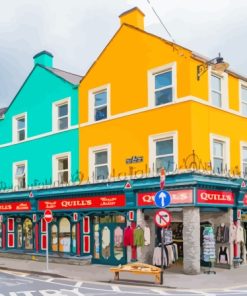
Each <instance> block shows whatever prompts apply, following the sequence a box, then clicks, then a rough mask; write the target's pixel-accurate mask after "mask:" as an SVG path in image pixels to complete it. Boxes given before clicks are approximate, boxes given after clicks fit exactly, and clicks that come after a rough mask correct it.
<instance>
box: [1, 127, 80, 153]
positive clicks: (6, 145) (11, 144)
mask: <svg viewBox="0 0 247 296" xmlns="http://www.w3.org/2000/svg"><path fill="white" fill-rule="evenodd" d="M74 129H78V125H73V126H71V127H70V129H66V130H61V131H57V132H55V131H52V132H48V133H43V134H39V135H37V136H33V137H29V138H27V139H26V140H24V141H21V142H9V143H6V144H1V145H0V148H4V147H9V146H14V145H18V144H22V143H26V142H30V141H34V140H38V139H42V138H45V137H49V136H53V135H57V134H59V133H64V132H67V131H71V130H74Z"/></svg>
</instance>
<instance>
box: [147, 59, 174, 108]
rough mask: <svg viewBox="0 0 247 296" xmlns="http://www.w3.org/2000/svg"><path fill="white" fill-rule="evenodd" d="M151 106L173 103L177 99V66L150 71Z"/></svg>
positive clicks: (170, 65) (167, 66) (149, 93)
mask: <svg viewBox="0 0 247 296" xmlns="http://www.w3.org/2000/svg"><path fill="white" fill-rule="evenodd" d="M148 98H149V106H151V107H154V106H160V105H165V104H168V103H171V102H172V101H173V100H174V99H175V98H176V64H175V63H172V64H169V65H165V66H161V67H158V68H155V69H151V70H149V71H148Z"/></svg>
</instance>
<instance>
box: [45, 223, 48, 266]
mask: <svg viewBox="0 0 247 296" xmlns="http://www.w3.org/2000/svg"><path fill="white" fill-rule="evenodd" d="M45 223H46V271H48V270H49V254H48V246H49V243H48V241H49V231H48V222H47V221H46V222H45Z"/></svg>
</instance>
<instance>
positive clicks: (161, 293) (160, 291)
mask: <svg viewBox="0 0 247 296" xmlns="http://www.w3.org/2000/svg"><path fill="white" fill-rule="evenodd" d="M150 291H152V292H155V293H158V294H160V295H169V294H168V293H167V292H164V291H162V290H159V289H150Z"/></svg>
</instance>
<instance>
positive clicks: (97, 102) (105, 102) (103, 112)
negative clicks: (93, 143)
mask: <svg viewBox="0 0 247 296" xmlns="http://www.w3.org/2000/svg"><path fill="white" fill-rule="evenodd" d="M88 107H89V110H88V114H89V121H91V122H96V121H101V120H104V119H108V118H109V115H110V85H109V84H107V85H104V86H100V87H98V88H95V89H92V90H90V91H89V104H88Z"/></svg>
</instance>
